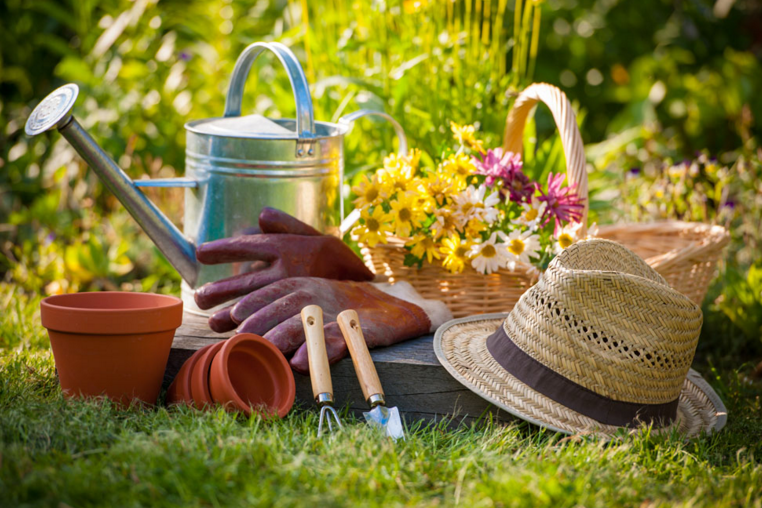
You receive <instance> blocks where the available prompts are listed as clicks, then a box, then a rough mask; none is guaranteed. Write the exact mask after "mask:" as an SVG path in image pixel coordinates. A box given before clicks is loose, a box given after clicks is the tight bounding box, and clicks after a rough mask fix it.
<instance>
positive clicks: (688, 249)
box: [598, 221, 730, 304]
mask: <svg viewBox="0 0 762 508" xmlns="http://www.w3.org/2000/svg"><path fill="white" fill-rule="evenodd" d="M598 237H599V238H607V239H609V240H614V241H615V242H619V243H621V244H622V245H625V246H626V247H628V248H629V249H632V251H634V252H635V253H636V254H637V255H638V256H640V257H642V258H643V259H645V260H646V262H647V263H648V264H649V265H650V266H652V267H653V268H654V269H655V270H656V271H657V272H659V273H660V274H661V275H662V276H663V277H664V278H665V279H666V280H667V283H668V284H669V285H670V286H672V287H673V288H675V289H676V290H678V291H679V292H681V293H682V294H684V295H685V296H687V297H688V298H690V299H691V300H693V301H694V302H696V303H698V304H700V303H701V302H702V301H703V300H704V296H705V295H706V290H707V288H708V287H709V283H710V282H711V281H712V278H713V277H714V272H715V269H716V268H717V261H719V260H720V258H721V257H722V252H723V249H724V248H725V246H726V245H727V244H728V243H729V242H730V234H728V231H727V230H726V229H725V228H723V227H722V226H713V225H709V224H701V223H696V222H680V221H667V222H656V223H652V224H618V225H613V226H603V227H601V228H600V229H599V232H598Z"/></svg>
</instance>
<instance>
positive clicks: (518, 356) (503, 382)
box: [434, 239, 727, 436]
mask: <svg viewBox="0 0 762 508" xmlns="http://www.w3.org/2000/svg"><path fill="white" fill-rule="evenodd" d="M701 322H702V315H701V309H700V308H699V307H698V306H697V305H696V304H695V303H693V302H692V301H691V300H690V299H688V298H687V297H685V296H683V295H682V294H680V293H678V292H677V291H675V290H673V289H671V288H670V287H669V286H668V285H667V283H666V281H665V280H664V279H663V278H662V276H661V275H659V274H658V273H656V272H655V271H654V270H653V269H652V268H651V267H650V266H648V265H647V264H646V263H645V262H644V261H643V260H642V259H640V258H639V257H638V256H637V255H635V254H634V253H633V252H632V251H630V250H628V249H627V248H625V247H623V246H622V245H620V244H618V243H615V242H611V241H608V240H600V239H593V240H586V241H581V242H578V243H576V244H574V245H572V246H570V247H569V248H567V249H566V250H564V251H563V252H562V253H561V254H560V255H559V256H557V257H556V258H555V259H554V260H553V261H552V262H551V263H550V266H549V267H548V269H547V270H546V272H545V273H544V274H543V276H542V277H541V278H540V280H539V282H538V283H537V284H536V285H535V286H533V287H532V288H530V289H529V290H528V291H527V292H526V293H524V295H523V296H522V297H521V299H520V300H519V302H518V303H517V304H516V306H515V307H514V309H513V310H512V311H511V312H510V314H486V315H480V316H473V317H469V318H464V319H456V320H453V321H449V322H448V323H445V324H444V325H442V326H441V327H440V328H439V330H437V333H436V335H435V337H434V350H435V351H436V354H437V357H438V358H439V361H440V362H441V363H442V365H443V366H444V367H445V368H446V369H447V370H448V371H449V372H450V373H451V374H452V375H453V376H454V377H455V378H456V379H457V380H458V381H460V382H461V383H463V384H464V385H465V386H466V387H467V388H469V389H470V390H472V391H473V392H475V393H476V394H477V395H479V396H481V397H483V398H484V399H486V400H488V401H489V402H492V403H493V404H495V405H496V406H498V407H500V408H502V409H504V410H505V411H508V412H509V413H511V414H513V415H515V416H518V417H519V418H522V419H524V420H527V421H530V422H532V423H535V424H537V425H541V426H543V427H548V428H549V429H552V430H555V431H558V432H564V433H570V434H571V433H593V434H602V435H610V434H613V433H614V432H616V431H617V430H618V429H619V428H621V427H630V428H634V427H637V426H638V425H640V424H642V423H651V424H653V427H654V428H655V429H659V430H662V431H663V430H671V429H673V428H677V429H679V430H680V431H681V432H683V433H685V434H687V435H689V436H693V435H696V434H698V433H700V432H702V431H710V430H720V429H721V428H722V427H723V426H724V425H725V422H726V419H727V413H726V410H725V406H724V405H723V404H722V401H721V400H720V398H719V397H718V396H717V394H716V393H715V392H714V390H712V388H711V387H710V386H709V385H708V384H707V383H706V381H704V380H703V379H702V378H701V376H700V375H699V374H698V373H696V372H695V371H693V370H691V369H690V366H691V363H692V361H693V355H694V352H695V350H696V344H697V343H698V337H699V332H700V330H701Z"/></svg>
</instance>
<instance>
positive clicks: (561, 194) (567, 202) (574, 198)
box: [538, 173, 584, 231]
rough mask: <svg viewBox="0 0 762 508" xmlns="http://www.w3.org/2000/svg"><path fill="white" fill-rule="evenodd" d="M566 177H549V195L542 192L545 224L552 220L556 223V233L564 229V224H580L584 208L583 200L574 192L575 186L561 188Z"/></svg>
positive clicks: (541, 198)
mask: <svg viewBox="0 0 762 508" xmlns="http://www.w3.org/2000/svg"><path fill="white" fill-rule="evenodd" d="M564 178H566V175H563V174H561V173H559V174H557V175H555V176H554V175H553V173H551V174H549V175H548V192H547V194H546V193H544V192H542V190H541V191H540V197H539V198H538V199H539V200H540V201H545V202H546V203H547V206H546V207H545V224H547V223H548V222H549V221H550V220H551V219H553V220H555V222H556V231H558V230H559V229H561V228H562V227H563V224H562V223H563V222H579V221H580V220H581V219H582V211H583V209H584V206H583V204H582V201H583V200H582V199H581V198H580V197H579V195H578V194H577V193H576V192H574V187H573V186H568V187H561V184H563V182H564Z"/></svg>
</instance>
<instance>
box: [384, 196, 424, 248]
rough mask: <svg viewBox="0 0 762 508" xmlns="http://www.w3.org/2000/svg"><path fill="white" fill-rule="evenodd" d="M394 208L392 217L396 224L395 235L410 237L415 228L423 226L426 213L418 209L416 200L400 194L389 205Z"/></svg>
mask: <svg viewBox="0 0 762 508" xmlns="http://www.w3.org/2000/svg"><path fill="white" fill-rule="evenodd" d="M389 205H390V206H391V207H392V211H391V215H392V222H393V224H394V228H395V229H394V233H395V234H396V235H397V236H398V237H400V238H407V237H409V236H410V231H411V230H412V229H413V228H417V227H420V226H421V221H422V220H423V219H424V218H425V215H424V213H423V212H422V211H421V209H420V208H418V206H417V203H416V199H415V198H414V197H411V196H409V195H404V194H398V195H397V199H396V200H395V201H392V202H391V203H389Z"/></svg>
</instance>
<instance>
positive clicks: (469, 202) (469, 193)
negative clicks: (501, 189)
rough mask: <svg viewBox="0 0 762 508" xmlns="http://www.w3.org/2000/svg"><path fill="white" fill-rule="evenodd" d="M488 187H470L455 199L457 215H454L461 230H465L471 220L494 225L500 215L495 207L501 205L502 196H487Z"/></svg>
mask: <svg viewBox="0 0 762 508" xmlns="http://www.w3.org/2000/svg"><path fill="white" fill-rule="evenodd" d="M486 193H487V187H486V186H484V185H481V186H480V187H479V188H478V189H477V188H475V187H474V186H473V185H469V186H468V187H467V188H466V189H465V190H463V191H462V192H459V193H458V194H456V195H455V196H454V197H453V202H454V203H455V207H456V210H455V213H454V214H453V216H454V218H455V221H456V222H457V224H458V227H459V228H463V227H464V226H465V225H466V224H467V223H468V221H470V220H471V219H477V220H480V221H482V222H484V223H486V224H492V223H493V222H495V221H496V220H497V218H498V216H499V215H500V212H499V211H498V210H497V208H495V205H497V204H498V203H500V194H499V193H498V192H493V193H492V194H490V195H489V196H485V195H486Z"/></svg>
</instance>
